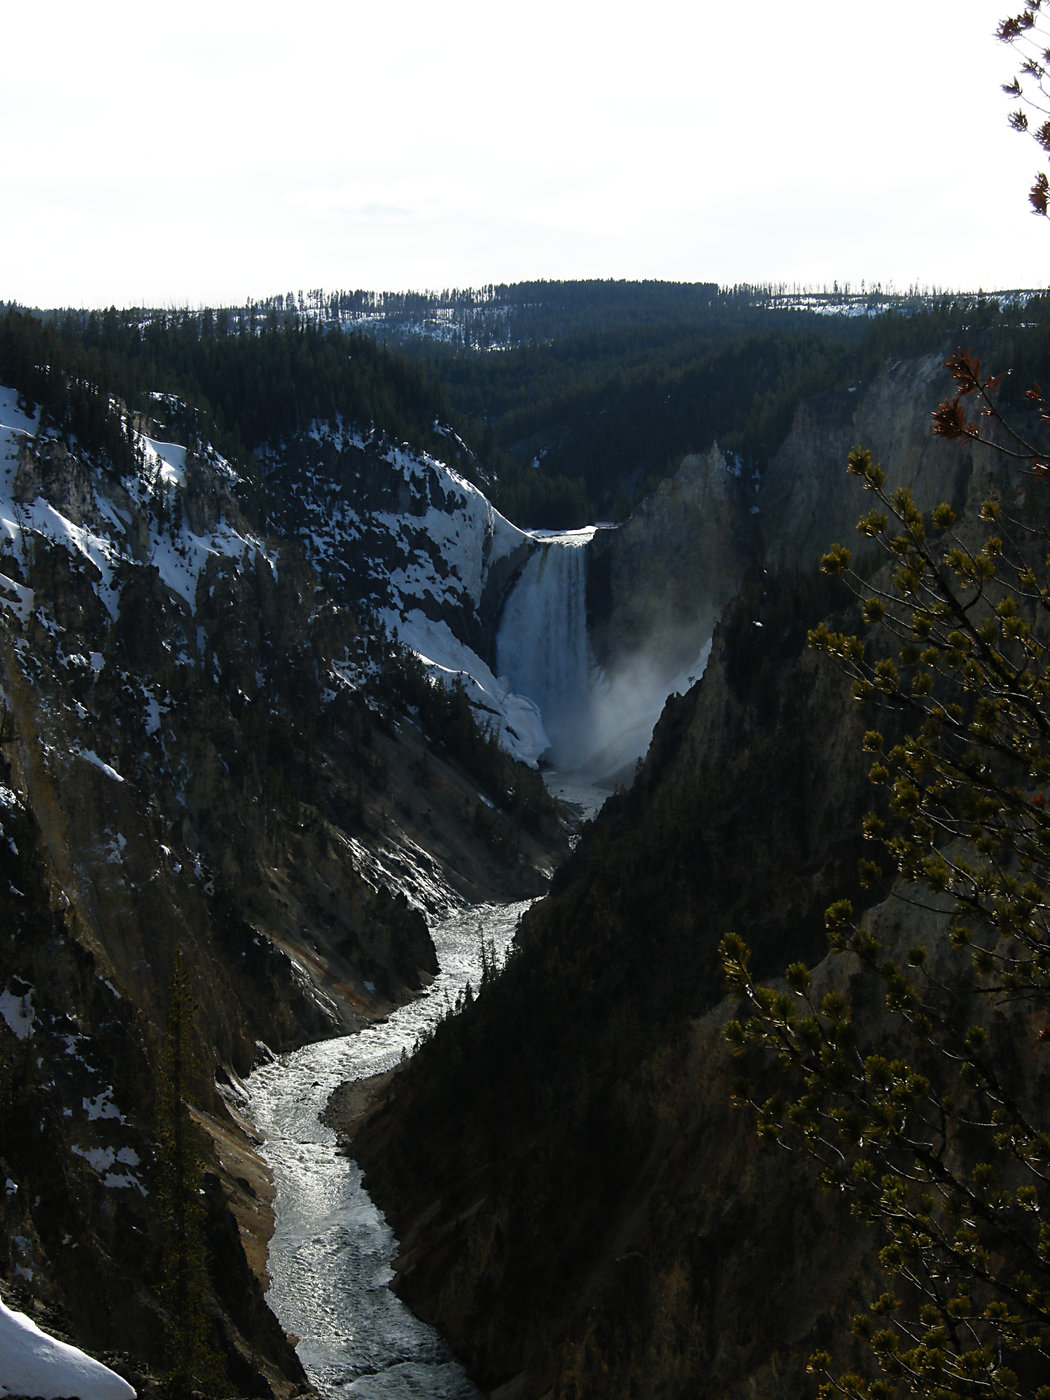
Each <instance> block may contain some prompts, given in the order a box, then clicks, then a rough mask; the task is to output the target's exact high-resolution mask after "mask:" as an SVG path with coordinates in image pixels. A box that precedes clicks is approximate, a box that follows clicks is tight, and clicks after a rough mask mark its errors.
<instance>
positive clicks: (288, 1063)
mask: <svg viewBox="0 0 1050 1400" xmlns="http://www.w3.org/2000/svg"><path fill="white" fill-rule="evenodd" d="M528 903H529V901H526V902H524V903H521V904H509V905H479V906H475V907H472V908H468V909H460V910H457V911H456V912H454V913H452V914H450V915H447V916H446V917H444V918H443V919H441V920H440V921H439V922H438V923H436V924H435V926H434V927H433V929H432V930H431V932H432V936H433V939H434V945H435V947H436V949H437V955H438V962H439V965H440V968H441V972H440V974H439V976H438V977H437V979H436V980H435V982H434V984H433V986H432V987H431V988H430V990H429V991H428V992H427V994H426V995H424V996H422V997H419V998H417V999H416V1000H415V1001H412V1002H410V1003H409V1004H408V1005H407V1006H403V1007H401V1008H399V1009H398V1010H397V1011H395V1012H394V1013H393V1014H392V1015H391V1016H390V1017H389V1019H388V1020H386V1021H385V1022H383V1023H382V1024H377V1025H373V1026H370V1027H369V1028H368V1029H367V1030H364V1031H361V1032H360V1033H359V1034H357V1035H352V1036H345V1037H341V1038H340V1039H337V1040H325V1041H320V1042H318V1043H316V1044H314V1045H307V1046H305V1047H304V1048H303V1049H302V1050H296V1051H293V1052H291V1053H290V1054H287V1055H282V1056H280V1057H279V1058H278V1059H276V1060H273V1061H272V1062H270V1063H269V1064H266V1065H263V1066H261V1067H260V1068H259V1069H257V1070H255V1071H254V1072H253V1073H252V1075H251V1076H250V1078H249V1080H248V1085H247V1087H248V1093H249V1096H250V1103H251V1114H252V1117H253V1119H254V1121H255V1124H256V1126H257V1127H258V1129H259V1130H260V1131H261V1132H262V1133H264V1134H265V1139H266V1140H265V1143H264V1145H263V1152H264V1154H265V1156H266V1160H267V1161H268V1162H269V1164H270V1167H271V1169H272V1171H273V1176H274V1183H275V1187H276V1199H275V1203H274V1208H275V1213H276V1228H275V1230H274V1236H273V1239H272V1241H271V1243H270V1257H269V1272H270V1278H271V1280H272V1283H271V1287H270V1291H269V1293H268V1294H267V1301H268V1303H269V1304H270V1306H271V1308H272V1309H273V1311H274V1312H275V1313H276V1315H277V1317H278V1319H279V1320H280V1323H281V1325H282V1326H283V1327H284V1329H285V1331H286V1332H289V1333H291V1334H292V1335H293V1336H294V1337H297V1338H298V1339H299V1341H298V1346H297V1350H298V1353H299V1358H300V1360H301V1361H302V1363H303V1366H304V1367H305V1369H306V1373H307V1375H308V1376H309V1378H310V1380H311V1382H312V1383H313V1384H314V1385H315V1386H316V1387H317V1389H318V1391H319V1392H320V1394H321V1395H322V1396H324V1397H326V1400H327V1398H328V1397H332V1398H333V1400H334V1398H335V1397H350V1396H353V1397H355V1400H410V1398H411V1400H415V1398H416V1397H420V1400H422V1397H426V1400H476V1397H477V1395H478V1392H477V1390H476V1389H475V1388H474V1386H473V1385H472V1384H471V1383H470V1381H469V1380H468V1379H467V1376H466V1374H465V1373H464V1371H463V1369H462V1367H461V1366H460V1365H459V1363H458V1362H457V1361H456V1359H455V1358H454V1357H453V1355H452V1353H451V1352H450V1350H449V1348H448V1346H447V1345H446V1343H445V1342H444V1341H443V1340H442V1338H441V1337H440V1335H439V1334H438V1333H437V1332H435V1331H434V1329H433V1328H431V1327H429V1326H427V1325H426V1324H425V1323H422V1322H420V1321H419V1319H418V1318H416V1317H414V1316H413V1315H412V1313H410V1312H409V1311H408V1309H407V1308H406V1307H405V1306H404V1305H403V1304H402V1303H401V1302H400V1300H399V1299H398V1298H397V1297H396V1296H395V1295H394V1294H393V1293H392V1292H391V1291H390V1289H389V1287H388V1286H387V1285H388V1284H389V1283H390V1281H391V1279H392V1278H393V1269H392V1267H391V1265H392V1261H393V1259H394V1257H395V1255H396V1253H397V1241H396V1240H395V1238H394V1235H393V1232H392V1231H391V1229H390V1228H389V1226H388V1225H387V1223H386V1221H385V1219H384V1218H383V1216H382V1214H381V1212H380V1211H378V1210H377V1209H376V1207H375V1206H374V1205H373V1204H372V1202H371V1200H370V1199H369V1196H368V1193H367V1192H366V1191H365V1190H364V1188H363V1186H362V1184H361V1171H360V1169H359V1167H358V1166H357V1164H356V1163H355V1162H353V1161H351V1160H350V1159H349V1158H348V1157H345V1156H342V1155H341V1154H340V1153H339V1152H338V1150H337V1143H336V1137H335V1133H334V1132H333V1131H332V1130H331V1129H330V1128H328V1127H327V1126H325V1125H324V1124H323V1123H322V1122H321V1120H320V1116H319V1115H320V1113H321V1111H322V1110H323V1109H324V1106H325V1104H326V1103H327V1101H328V1098H329V1096H330V1095H331V1093H332V1091H333V1089H335V1088H336V1086H337V1085H339V1084H341V1083H344V1082H346V1081H347V1080H353V1079H364V1078H367V1077H368V1076H369V1075H373V1074H378V1073H380V1072H381V1071H382V1070H386V1069H391V1068H392V1067H393V1066H394V1065H396V1064H397V1063H398V1061H399V1060H400V1059H401V1055H402V1051H404V1052H406V1053H408V1054H411V1053H412V1050H413V1048H414V1046H415V1044H416V1042H417V1040H418V1038H419V1036H420V1035H421V1034H422V1033H423V1032H424V1031H425V1030H426V1029H427V1028H428V1027H429V1026H432V1025H433V1024H434V1023H435V1022H437V1021H438V1020H440V1019H441V1017H442V1016H443V1015H445V1014H446V1010H447V1008H448V1007H449V1005H451V1004H454V1003H455V1001H456V998H457V997H458V995H459V993H460V990H461V989H462V988H463V987H464V986H465V984H466V983H467V982H468V981H469V982H470V983H471V984H472V985H473V986H474V987H475V988H476V987H477V986H478V984H479V982H480V980H481V965H482V943H483V940H484V943H485V946H486V947H488V948H490V949H491V950H492V952H493V953H494V955H495V960H496V962H497V964H499V963H502V961H503V958H504V957H505V956H506V951H507V949H508V948H509V946H510V941H511V938H512V937H513V935H514V929H515V927H516V925H517V921H518V918H519V917H520V915H521V914H522V912H523V911H524V910H525V909H527V908H528Z"/></svg>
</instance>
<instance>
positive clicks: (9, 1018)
mask: <svg viewBox="0 0 1050 1400" xmlns="http://www.w3.org/2000/svg"><path fill="white" fill-rule="evenodd" d="M0 1016H2V1017H3V1018H4V1020H5V1021H6V1022H7V1027H8V1030H10V1031H13V1032H14V1034H15V1036H16V1037H17V1038H18V1039H19V1040H28V1039H29V1037H30V1036H31V1035H32V1034H33V1030H34V1028H35V1026H36V1024H37V1020H36V1015H35V1013H34V1011H33V988H32V987H30V988H29V990H28V991H26V992H22V993H20V994H19V993H16V992H12V991H11V990H10V988H5V989H4V991H2V992H0Z"/></svg>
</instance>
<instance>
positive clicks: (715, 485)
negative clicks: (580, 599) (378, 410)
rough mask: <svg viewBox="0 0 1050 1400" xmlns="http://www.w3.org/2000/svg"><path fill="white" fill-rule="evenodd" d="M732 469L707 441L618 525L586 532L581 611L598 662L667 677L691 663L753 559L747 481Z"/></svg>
mask: <svg viewBox="0 0 1050 1400" xmlns="http://www.w3.org/2000/svg"><path fill="white" fill-rule="evenodd" d="M739 471H740V468H739V466H738V465H737V464H736V463H735V462H734V461H731V460H728V459H727V458H726V456H725V454H724V453H723V452H722V451H721V449H720V448H718V447H717V446H715V447H712V448H711V449H710V450H709V451H708V452H705V453H703V454H702V455H692V456H689V457H686V458H685V459H684V460H683V462H682V464H681V466H680V467H679V468H678V470H677V472H675V473H674V475H673V476H669V477H667V478H665V479H664V480H663V481H662V482H661V483H660V485H659V486H658V487H657V489H656V490H655V491H654V492H653V494H652V495H651V496H647V497H646V498H645V500H644V501H643V502H642V503H641V505H640V506H639V507H638V508H637V509H636V510H635V511H634V513H633V514H632V515H631V516H630V517H629V518H628V519H627V520H626V521H624V523H623V524H622V525H620V526H618V527H617V528H616V529H614V530H602V531H599V533H598V534H597V535H596V536H595V539H594V542H593V543H592V545H591V550H590V566H589V573H588V617H589V630H590V635H591V643H592V646H593V648H594V655H595V660H596V661H597V663H598V665H599V666H600V667H602V668H603V670H605V671H606V672H608V673H615V672H617V671H620V670H623V669H624V668H633V669H637V670H641V669H647V670H649V671H650V672H652V673H653V674H654V677H655V678H657V679H658V680H659V681H669V680H671V679H672V678H674V677H677V676H679V675H680V674H681V673H682V672H683V670H684V669H685V668H687V667H688V666H690V665H691V664H693V663H695V661H696V659H697V658H698V657H699V655H700V653H701V651H702V649H703V647H704V644H705V643H706V642H708V641H709V640H710V638H711V635H712V633H713V632H714V629H715V623H716V622H717V621H718V618H719V617H720V616H721V614H722V610H723V609H724V607H725V605H726V604H727V603H728V602H729V600H730V598H732V597H733V595H734V594H735V593H736V591H737V589H738V588H739V586H740V582H741V580H742V578H743V575H744V571H745V569H746V567H747V564H748V563H749V562H750V561H751V560H752V559H753V558H754V552H755V543H756V541H755V539H754V530H753V522H752V517H751V515H750V506H751V505H752V504H753V503H754V501H753V497H754V486H753V484H752V483H746V484H745V483H743V482H742V481H741V479H740V476H739V474H738V473H739ZM747 486H751V490H750V492H749V491H748V490H747ZM749 497H750V498H751V499H749Z"/></svg>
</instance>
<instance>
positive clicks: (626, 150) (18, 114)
mask: <svg viewBox="0 0 1050 1400" xmlns="http://www.w3.org/2000/svg"><path fill="white" fill-rule="evenodd" d="M1019 8H1020V0H880V3H879V4H878V5H860V4H855V3H848V0H846V2H845V3H844V0H797V3H795V4H786V3H784V0H749V3H748V4H747V5H746V6H742V5H740V6H738V5H730V4H728V3H725V0H723V3H720V4H717V5H715V4H712V3H711V0H691V3H683V0H644V3H634V4H631V5H627V4H624V3H621V0H604V3H602V4H597V3H592V2H591V0H586V2H584V0H530V3H529V4H528V5H524V6H512V5H503V4H498V3H494V2H493V0H443V3H442V4H440V5H439V4H434V3H432V0H342V3H338V4H337V3H331V0H329V3H324V4H322V3H317V0H295V2H294V3H289V4H287V5H284V6H280V7H277V6H274V5H272V4H270V3H268V2H267V0H252V3H250V4H248V3H242V0H209V3H200V0H181V2H180V3H179V4H177V5H171V4H168V5H152V4H151V5H144V4H142V3H141V0H134V3H130V2H128V0H96V3H93V4H91V5H87V4H84V3H83V0H75V2H73V0H35V3H34V4H32V5H19V6H13V7H10V10H11V12H10V13H7V14H6V15H5V20H4V50H5V63H4V74H3V80H2V83H0V132H2V133H3V136H4V137H5V140H4V149H5V151H6V157H5V159H4V161H3V165H2V167H0V300H14V301H18V302H21V303H23V304H26V305H38V306H56V305H69V306H78V305H79V306H108V305H116V306H129V305H151V306H169V305H170V306H192V307H195V306H201V305H220V304H240V303H242V302H244V301H245V300H247V299H248V298H262V297H266V296H269V295H273V294H275V293H277V292H287V291H293V290H294V291H297V290H309V289H312V288H318V287H321V288H325V289H326V290H330V291H331V290H339V289H347V290H351V289H355V288H366V289H373V290H403V289H437V290H439V289H441V288H444V287H456V286H458V287H467V286H481V285H485V284H487V283H490V282H511V281H519V280H524V279H531V278H550V279H556V278H577V277H601V278H628V279H641V278H656V279H668V280H673V281H685V282H694V281H714V282H718V283H721V284H722V285H731V284H734V283H737V282H753V283H766V282H785V283H789V284H794V283H800V284H802V285H806V286H816V287H820V286H823V285H825V284H827V285H828V286H830V285H831V284H832V283H833V282H835V281H837V282H838V283H839V284H840V285H844V284H845V283H846V282H849V283H850V284H851V286H853V287H858V288H859V285H860V283H861V281H862V280H864V281H865V282H866V283H867V284H868V285H871V284H872V283H881V284H882V285H883V286H884V287H887V286H889V285H891V284H892V286H894V287H895V288H896V289H897V290H905V289H907V288H908V287H910V286H912V285H921V286H926V287H936V288H943V289H956V290H976V289H978V288H984V289H986V290H989V289H993V288H1008V287H1018V286H1022V287H1043V286H1046V285H1047V283H1048V282H1050V272H1048V271H1047V269H1048V267H1050V262H1048V258H1050V228H1048V227H1047V225H1046V223H1045V222H1044V221H1042V220H1038V219H1037V218H1036V217H1035V215H1033V214H1032V213H1031V211H1030V207H1029V205H1028V198H1027V194H1028V189H1029V187H1030V185H1031V183H1032V180H1033V177H1034V175H1035V173H1036V171H1037V170H1038V169H1039V168H1040V152H1039V150H1038V149H1037V147H1036V145H1035V143H1034V142H1033V141H1032V140H1031V139H1030V138H1029V137H1024V136H1020V135H1018V134H1017V133H1015V132H1013V131H1011V130H1010V128H1009V126H1008V124H1007V117H1008V113H1009V111H1010V109H1011V103H1010V100H1009V99H1008V98H1007V97H1006V96H1005V95H1004V94H1003V92H1002V91H1001V84H1002V83H1004V82H1007V81H1009V79H1010V78H1011V77H1012V76H1013V73H1014V71H1015V68H1016V64H1015V63H1014V61H1013V58H1014V56H1013V54H1012V53H1011V51H1010V50H1009V49H1008V48H1006V47H1005V46H1004V45H1003V44H1001V43H999V42H998V41H997V40H996V39H995V37H994V31H995V27H996V24H997V22H998V20H999V19H1001V18H1003V16H1004V15H1005V14H1007V13H1011V12H1012V11H1013V10H1015V9H1019ZM1014 105H1016V104H1014Z"/></svg>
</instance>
